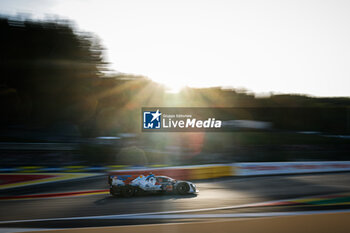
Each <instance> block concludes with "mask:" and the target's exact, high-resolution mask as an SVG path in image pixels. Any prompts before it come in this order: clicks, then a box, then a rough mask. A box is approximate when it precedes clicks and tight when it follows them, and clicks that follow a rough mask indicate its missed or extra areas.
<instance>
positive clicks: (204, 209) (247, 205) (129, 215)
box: [0, 195, 350, 224]
mask: <svg viewBox="0 0 350 233" xmlns="http://www.w3.org/2000/svg"><path fill="white" fill-rule="evenodd" d="M320 196H322V195H317V196H309V197H303V198H315V197H320ZM323 196H324V195H323ZM298 199H301V198H293V199H282V200H274V201H266V202H257V203H251V204H241V205H233V206H224V207H212V208H202V209H191V210H173V211H162V212H148V213H147V212H146V213H134V214H118V215H102V216H84V217H67V218H42V219H23V220H9V221H0V224H7V223H23V222H44V221H64V220H88V219H128V218H129V219H132V217H135V218H134V219H137V218H136V217H139V216H143V218H144V217H145V216H158V218H159V216H165V215H168V216H172V215H173V214H183V213H191V212H205V211H217V210H228V209H241V208H248V207H259V206H266V205H269V204H273V203H276V202H291V201H294V200H298ZM330 211H331V210H330ZM334 211H337V210H334ZM348 211H350V210H343V211H339V212H348ZM307 212H314V211H302V212H300V213H307ZM272 213H278V212H272ZM279 213H293V212H279ZM294 213H299V212H294ZM321 213H331V212H322V211H321ZM242 214H243V215H244V214H245V213H242ZM246 214H248V215H250V214H257V215H259V214H261V213H246ZM214 215H215V216H219V215H217V214H214ZM243 215H242V216H243ZM177 216H180V215H177ZM183 216H184V215H183ZM188 216H190V215H188ZM192 216H197V215H192ZM200 216H213V215H200ZM225 216H227V218H228V217H229V216H232V218H233V217H235V216H237V217H238V216H239V214H225ZM257 217H258V216H257ZM207 218H209V217H207ZM218 218H219V217H218Z"/></svg>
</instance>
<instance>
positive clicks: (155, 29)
mask: <svg viewBox="0 0 350 233" xmlns="http://www.w3.org/2000/svg"><path fill="white" fill-rule="evenodd" d="M23 12H25V13H31V14H32V17H38V18H42V17H44V16H45V14H56V15H58V16H60V17H64V18H69V19H72V20H74V21H75V22H76V24H77V25H78V27H79V29H82V30H87V31H92V32H94V33H96V34H97V35H98V36H99V37H100V38H101V39H102V43H103V45H104V46H105V47H106V48H107V49H108V52H107V55H108V56H107V59H108V61H110V62H111V63H112V67H113V68H114V69H116V70H118V71H120V72H124V73H132V74H141V75H145V76H148V77H149V78H151V79H154V80H155V81H158V82H162V83H164V84H167V85H169V86H171V87H174V89H178V88H179V87H181V86H185V85H189V86H195V87H203V86H218V85H221V86H232V87H245V88H247V89H249V90H251V91H254V92H257V93H267V92H270V91H272V92H278V93H305V94H311V95H317V96H350V1H348V0H345V1H339V0H315V1H311V0H289V1H284V0H276V1H268V0H264V1H263V0H240V1H238V0H236V1H235V0H198V1H196V0H173V1H169V0H158V1H156V0H125V1H121V0H114V1H113V0H111V1H108V0H51V1H49V0H47V1H44V0H27V1H26V0H8V1H5V0H0V13H2V14H11V15H13V14H16V13H23Z"/></svg>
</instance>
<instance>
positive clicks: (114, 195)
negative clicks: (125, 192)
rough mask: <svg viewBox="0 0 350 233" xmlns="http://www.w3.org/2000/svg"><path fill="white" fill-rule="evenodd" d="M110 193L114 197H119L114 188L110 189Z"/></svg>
mask: <svg viewBox="0 0 350 233" xmlns="http://www.w3.org/2000/svg"><path fill="white" fill-rule="evenodd" d="M109 193H110V194H111V195H112V196H113V197H116V196H118V194H117V192H116V191H115V190H114V188H110V189H109Z"/></svg>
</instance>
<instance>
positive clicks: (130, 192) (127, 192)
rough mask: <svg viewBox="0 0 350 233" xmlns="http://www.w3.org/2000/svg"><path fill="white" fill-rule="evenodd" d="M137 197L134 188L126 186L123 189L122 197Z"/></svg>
mask: <svg viewBox="0 0 350 233" xmlns="http://www.w3.org/2000/svg"><path fill="white" fill-rule="evenodd" d="M134 195H135V189H134V187H132V186H129V185H128V186H125V187H123V189H122V196H123V197H132V196H134Z"/></svg>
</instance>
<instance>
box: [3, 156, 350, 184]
mask: <svg viewBox="0 0 350 233" xmlns="http://www.w3.org/2000/svg"><path fill="white" fill-rule="evenodd" d="M338 171H350V161H323V162H262V163H231V164H209V165H190V166H175V167H170V166H169V167H167V166H165V165H153V166H151V167H128V166H124V165H111V166H64V167H43V166H22V167H12V168H9V167H7V168H6V167H5V168H4V167H3V168H0V173H41V172H45V173H49V172H55V173H57V172H63V173H74V172H78V173H96V172H100V173H108V174H114V175H125V174H130V173H132V174H135V175H141V174H143V175H145V174H149V173H153V174H155V175H167V176H170V177H173V178H175V179H187V180H202V179H211V178H219V177H227V176H259V175H278V174H298V173H315V172H317V173H320V172H338Z"/></svg>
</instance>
